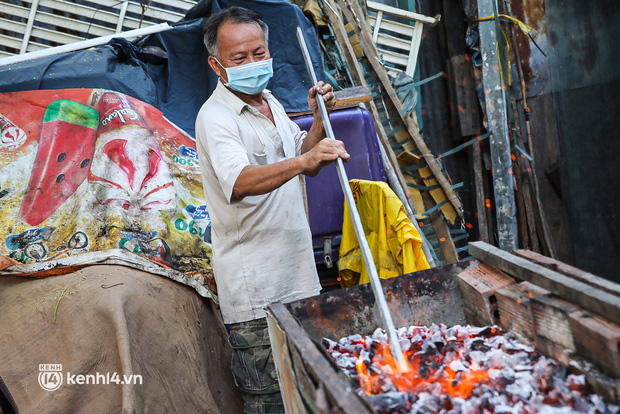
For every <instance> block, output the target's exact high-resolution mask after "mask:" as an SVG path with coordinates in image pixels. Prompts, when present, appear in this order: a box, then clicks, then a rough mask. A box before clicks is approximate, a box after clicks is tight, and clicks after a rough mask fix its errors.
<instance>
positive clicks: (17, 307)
mask: <svg viewBox="0 0 620 414" xmlns="http://www.w3.org/2000/svg"><path fill="white" fill-rule="evenodd" d="M63 290H64V295H62V298H61V299H60V302H59V303H58V298H59V297H60V296H61V293H62V292H63ZM57 303H58V308H57V310H56V323H54V308H55V307H56V305H57ZM0 315H1V317H0V377H1V378H2V379H3V380H4V382H5V383H6V386H7V388H8V389H9V391H10V392H11V394H12V395H13V397H14V399H15V401H16V403H17V406H18V408H19V410H20V412H22V413H121V412H123V413H142V412H144V413H164V412H165V413H175V412H176V413H226V414H228V413H240V412H242V401H241V396H240V395H239V392H238V390H237V389H236V387H235V384H234V381H233V378H232V374H231V370H230V358H231V349H230V346H229V345H228V343H227V341H226V337H227V332H226V329H225V327H224V325H223V323H222V322H221V320H220V318H219V315H218V313H217V311H216V309H215V306H214V305H213V302H212V301H210V300H208V299H204V298H202V297H200V296H199V295H197V294H196V292H195V291H194V290H192V289H191V288H189V287H187V286H184V285H182V284H180V283H177V282H174V281H171V280H169V279H167V278H165V277H160V276H154V275H152V274H149V273H146V272H142V271H139V270H134V269H130V268H127V267H124V266H107V265H96V266H90V267H86V268H84V269H81V270H79V271H77V272H75V273H72V274H66V275H62V276H57V277H52V278H44V279H33V278H27V277H13V276H5V277H2V278H0ZM39 364H61V365H62V371H61V377H62V384H61V385H60V387H59V388H58V389H56V390H55V391H46V390H44V389H43V388H42V386H41V385H40V384H39V380H38V378H39V375H40V373H42V372H45V369H48V368H46V367H42V368H43V371H42V370H40V368H41V367H40V366H39ZM96 373H99V374H102V375H104V376H105V375H106V374H108V373H109V375H110V378H111V379H114V374H115V373H116V374H118V376H119V378H120V381H123V376H124V375H127V376H129V375H141V376H142V383H141V384H140V383H139V380H138V379H137V378H136V379H134V380H133V381H132V380H129V381H127V382H128V383H126V384H116V383H113V382H111V383H110V384H102V383H101V382H104V381H103V380H100V384H93V383H92V382H93V381H92V380H91V383H89V384H83V385H79V384H77V383H76V384H73V383H71V384H69V383H68V377H67V375H76V374H83V375H88V374H93V375H94V374H96ZM76 378H77V377H74V378H73V380H74V382H75V380H76ZM128 378H129V377H128ZM134 382H135V383H134Z"/></svg>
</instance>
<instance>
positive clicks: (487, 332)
mask: <svg viewBox="0 0 620 414" xmlns="http://www.w3.org/2000/svg"><path fill="white" fill-rule="evenodd" d="M503 333H504V332H503V331H502V329H501V328H500V327H499V326H485V327H484V328H482V330H480V332H478V336H481V337H483V338H491V337H492V336H496V335H502V334H503Z"/></svg>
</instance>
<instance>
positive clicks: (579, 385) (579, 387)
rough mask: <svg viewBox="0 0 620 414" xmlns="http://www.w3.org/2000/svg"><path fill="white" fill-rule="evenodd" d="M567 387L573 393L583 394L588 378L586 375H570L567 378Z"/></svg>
mask: <svg viewBox="0 0 620 414" xmlns="http://www.w3.org/2000/svg"><path fill="white" fill-rule="evenodd" d="M566 386H567V387H568V389H569V390H571V391H579V392H583V391H585V389H586V377H585V375H574V374H570V375H569V376H568V377H566Z"/></svg>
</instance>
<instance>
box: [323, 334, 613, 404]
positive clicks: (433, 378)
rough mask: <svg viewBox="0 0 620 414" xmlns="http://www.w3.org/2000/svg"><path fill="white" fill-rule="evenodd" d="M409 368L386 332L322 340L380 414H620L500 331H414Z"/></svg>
mask: <svg viewBox="0 0 620 414" xmlns="http://www.w3.org/2000/svg"><path fill="white" fill-rule="evenodd" d="M398 336H399V341H400V344H401V348H402V350H403V352H404V354H405V356H406V358H407V360H408V362H409V369H408V371H407V372H401V371H400V369H399V368H398V366H397V364H396V362H395V361H394V359H393V358H392V356H391V354H390V352H389V347H388V345H387V344H388V338H387V335H386V334H385V332H384V331H383V330H381V329H377V330H376V331H375V332H374V333H373V335H372V336H371V337H369V336H366V337H364V336H361V335H351V336H348V337H346V338H342V339H340V340H339V341H338V342H334V341H331V340H329V339H323V345H324V346H325V349H326V350H327V352H328V354H329V355H330V356H331V357H332V359H333V360H334V361H335V362H336V364H337V365H338V366H339V367H340V368H341V369H342V370H343V371H344V372H346V373H347V374H348V375H349V376H350V377H352V378H353V379H354V380H356V382H357V383H358V384H359V388H358V389H357V390H358V393H359V394H360V395H362V396H364V397H365V398H366V399H367V400H368V401H369V402H370V404H371V405H372V406H373V407H374V409H375V411H376V412H377V413H379V414H384V413H385V414H387V413H396V414H405V413H407V414H409V413H412V414H417V413H425V414H426V413H440V412H441V413H463V414H466V413H467V414H469V413H472V414H473V413H527V414H533V413H541V414H546V413H549V414H551V413H560V414H561V413H575V412H583V413H618V412H620V410H619V408H618V407H617V406H614V405H610V404H606V403H605V402H604V401H603V399H602V398H601V397H600V396H598V395H594V394H590V395H589V394H588V393H587V392H586V384H585V378H584V376H582V375H574V374H570V373H568V372H567V368H566V367H564V366H561V365H558V364H557V363H555V361H553V360H552V359H548V358H545V357H544V356H541V355H539V354H537V353H536V352H535V351H534V349H533V348H531V347H530V346H527V345H524V344H523V343H520V342H519V341H518V340H517V339H516V338H515V337H514V336H513V335H512V334H510V333H507V332H505V331H503V330H502V329H501V328H499V327H497V326H487V327H483V328H479V327H473V326H459V325H457V326H453V327H451V328H448V327H446V326H445V325H434V324H433V325H432V326H429V327H424V326H411V327H409V328H400V329H399V330H398Z"/></svg>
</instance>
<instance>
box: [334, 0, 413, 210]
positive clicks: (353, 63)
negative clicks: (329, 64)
mask: <svg viewBox="0 0 620 414" xmlns="http://www.w3.org/2000/svg"><path fill="white" fill-rule="evenodd" d="M323 1H324V3H325V7H324V8H323V11H324V12H325V15H326V17H327V20H329V22H330V23H331V25H332V28H333V29H334V33H335V35H336V40H337V41H338V43H339V44H340V45H341V47H342V48H343V54H344V58H345V61H346V63H347V66H348V67H349V71H350V72H351V77H352V78H353V82H354V83H355V84H356V85H361V86H364V87H368V84H367V83H366V78H365V77H364V72H363V71H362V68H361V67H360V64H359V62H358V61H357V58H356V57H355V51H354V50H353V46H352V45H351V42H349V37H348V36H347V31H346V29H345V28H344V23H343V22H342V20H341V19H340V16H339V15H338V13H336V4H335V3H334V1H333V0H323ZM366 105H367V107H368V110H369V111H370V113H371V114H372V119H373V121H374V122H375V129H376V130H377V135H378V136H379V141H380V142H381V145H382V146H383V149H384V150H385V153H386V155H387V158H388V160H389V162H390V164H391V166H392V168H393V170H394V172H395V174H396V176H397V178H398V181H399V183H400V186H401V188H402V189H403V192H404V194H405V196H406V200H404V201H407V204H409V207H410V209H411V210H412V211H413V212H414V213H415V204H414V203H413V200H412V199H411V195H410V193H409V190H408V189H407V182H406V181H405V178H404V177H403V174H402V172H401V170H400V167H399V165H398V160H397V158H396V154H394V150H393V149H392V147H391V146H390V143H389V140H388V136H387V134H386V132H385V129H384V128H383V123H382V119H381V116H380V115H379V111H378V109H377V106H376V105H375V103H374V102H373V101H372V100H371V101H369V102H368V103H367V104H366ZM404 201H403V203H404ZM411 220H412V221H413V220H414V218H412V219H411Z"/></svg>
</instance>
